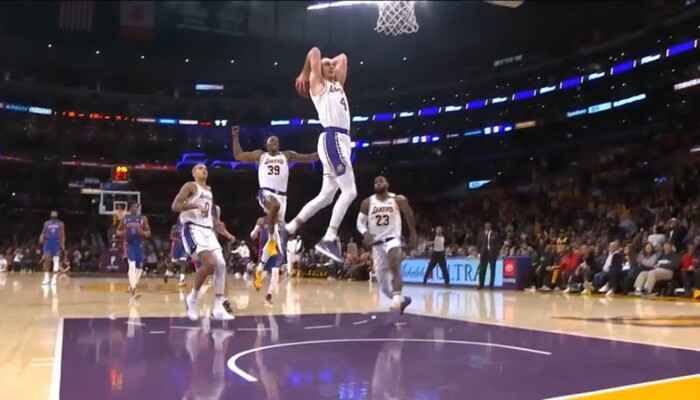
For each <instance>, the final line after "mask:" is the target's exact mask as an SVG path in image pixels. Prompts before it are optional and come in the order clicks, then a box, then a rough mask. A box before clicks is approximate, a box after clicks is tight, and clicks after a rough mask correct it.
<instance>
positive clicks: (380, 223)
mask: <svg viewBox="0 0 700 400" xmlns="http://www.w3.org/2000/svg"><path fill="white" fill-rule="evenodd" d="M367 215H368V217H369V218H368V221H367V225H368V230H369V233H371V234H372V235H374V240H375V241H378V240H383V239H388V238H396V239H398V238H400V237H401V210H399V206H398V205H397V204H396V195H395V194H394V193H389V196H388V197H387V198H386V199H384V200H383V201H382V200H379V199H378V198H377V195H376V194H375V195H372V197H370V198H369V213H368V214H367Z"/></svg>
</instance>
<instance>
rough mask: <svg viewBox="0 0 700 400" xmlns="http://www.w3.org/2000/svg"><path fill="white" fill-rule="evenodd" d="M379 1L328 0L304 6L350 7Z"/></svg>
mask: <svg viewBox="0 0 700 400" xmlns="http://www.w3.org/2000/svg"><path fill="white" fill-rule="evenodd" d="M379 3H381V1H329V2H327V3H318V4H314V5H311V6H308V7H306V9H307V10H325V9H326V8H335V7H350V6H360V5H378V4H379Z"/></svg>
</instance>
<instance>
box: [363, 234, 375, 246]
mask: <svg viewBox="0 0 700 400" xmlns="http://www.w3.org/2000/svg"><path fill="white" fill-rule="evenodd" d="M362 242H363V243H364V244H365V246H367V247H369V246H370V245H371V244H372V243H373V242H374V235H373V234H371V233H369V232H365V234H364V235H362Z"/></svg>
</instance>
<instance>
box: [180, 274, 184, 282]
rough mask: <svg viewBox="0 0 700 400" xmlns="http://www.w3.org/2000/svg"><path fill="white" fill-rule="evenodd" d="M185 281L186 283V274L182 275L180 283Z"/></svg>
mask: <svg viewBox="0 0 700 400" xmlns="http://www.w3.org/2000/svg"><path fill="white" fill-rule="evenodd" d="M184 281H185V274H183V273H180V282H184Z"/></svg>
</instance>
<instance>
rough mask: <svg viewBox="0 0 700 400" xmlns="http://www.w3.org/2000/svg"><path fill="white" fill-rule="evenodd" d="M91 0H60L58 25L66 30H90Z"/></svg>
mask: <svg viewBox="0 0 700 400" xmlns="http://www.w3.org/2000/svg"><path fill="white" fill-rule="evenodd" d="M93 8H94V6H93V2H92V1H61V11H60V14H59V17H58V26H59V27H60V28H61V29H64V30H67V31H87V32H89V31H92V14H93Z"/></svg>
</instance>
